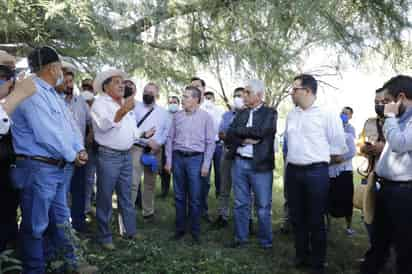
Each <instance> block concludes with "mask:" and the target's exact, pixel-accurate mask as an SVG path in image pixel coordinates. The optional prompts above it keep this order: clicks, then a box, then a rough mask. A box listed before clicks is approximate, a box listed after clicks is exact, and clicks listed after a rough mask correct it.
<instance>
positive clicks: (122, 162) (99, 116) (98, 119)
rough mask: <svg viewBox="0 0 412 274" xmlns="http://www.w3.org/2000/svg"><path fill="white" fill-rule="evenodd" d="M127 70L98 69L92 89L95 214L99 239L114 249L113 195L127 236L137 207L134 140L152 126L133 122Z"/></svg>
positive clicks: (150, 132)
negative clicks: (133, 187) (94, 95)
mask: <svg viewBox="0 0 412 274" xmlns="http://www.w3.org/2000/svg"><path fill="white" fill-rule="evenodd" d="M126 78H127V77H126V73H124V72H123V71H121V70H118V69H109V70H106V71H103V72H101V73H99V74H98V75H97V76H96V79H95V80H94V83H93V89H94V91H96V92H99V93H101V96H99V97H98V98H97V99H96V100H95V102H94V103H93V105H92V109H91V117H92V122H93V131H94V138H95V140H96V142H97V144H98V153H97V174H98V176H97V197H96V199H97V201H96V218H97V224H98V235H97V237H98V241H99V242H100V243H101V244H102V247H103V248H104V249H107V250H114V249H115V246H114V245H113V241H112V233H111V229H110V219H111V215H112V196H113V191H114V190H116V194H117V201H118V205H119V209H120V214H121V216H122V220H123V224H124V228H125V234H126V237H127V238H134V237H135V235H136V210H135V209H134V206H133V203H132V201H131V190H130V189H131V184H132V170H133V166H132V155H131V152H130V149H131V147H132V146H133V144H134V143H135V142H136V141H137V140H138V139H139V138H141V137H146V138H149V137H151V136H152V135H153V134H154V132H155V130H154V129H150V130H148V131H147V132H143V131H142V130H140V129H138V128H137V126H136V120H135V116H134V112H133V109H134V106H135V105H134V98H133V96H130V97H128V98H126V99H125V98H124V82H123V81H124V79H126Z"/></svg>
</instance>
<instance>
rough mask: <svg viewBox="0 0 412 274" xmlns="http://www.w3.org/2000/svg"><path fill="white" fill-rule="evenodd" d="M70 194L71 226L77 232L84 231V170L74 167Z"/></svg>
mask: <svg viewBox="0 0 412 274" xmlns="http://www.w3.org/2000/svg"><path fill="white" fill-rule="evenodd" d="M70 193H71V197H72V205H71V212H70V213H71V217H72V226H73V228H74V229H76V230H77V231H80V232H82V231H84V230H85V229H86V214H85V205H86V168H85V166H82V167H75V169H74V173H73V177H72V180H71V184H70Z"/></svg>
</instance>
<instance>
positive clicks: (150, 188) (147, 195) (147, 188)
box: [131, 146, 162, 216]
mask: <svg viewBox="0 0 412 274" xmlns="http://www.w3.org/2000/svg"><path fill="white" fill-rule="evenodd" d="M142 154H143V148H141V147H137V146H133V147H132V158H133V182H132V188H131V190H132V191H131V192H132V194H131V195H132V201H136V198H137V191H138V189H139V184H140V182H141V178H142V175H143V176H144V177H143V192H142V208H143V216H149V215H152V214H154V194H155V189H156V175H157V174H158V173H153V172H152V171H151V170H150V168H148V167H144V166H143V165H142V163H141V162H140V157H141V156H142ZM155 156H156V158H157V161H158V164H159V170H160V169H161V168H162V162H161V153H160V152H159V153H156V155H155Z"/></svg>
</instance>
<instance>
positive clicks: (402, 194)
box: [361, 183, 412, 274]
mask: <svg viewBox="0 0 412 274" xmlns="http://www.w3.org/2000/svg"><path fill="white" fill-rule="evenodd" d="M411 231H412V188H410V187H404V186H397V185H389V183H387V184H383V185H382V188H381V189H380V190H379V191H378V193H377V196H376V208H375V217H374V220H373V237H372V239H371V240H372V243H371V247H370V249H369V250H368V252H367V253H366V256H365V262H364V263H363V264H362V266H361V270H362V273H365V274H377V273H379V272H380V271H381V269H382V268H383V266H384V264H385V261H386V259H387V257H388V251H389V248H390V247H391V245H392V246H393V247H394V248H395V252H396V266H397V270H396V273H397V274H410V273H412V233H411Z"/></svg>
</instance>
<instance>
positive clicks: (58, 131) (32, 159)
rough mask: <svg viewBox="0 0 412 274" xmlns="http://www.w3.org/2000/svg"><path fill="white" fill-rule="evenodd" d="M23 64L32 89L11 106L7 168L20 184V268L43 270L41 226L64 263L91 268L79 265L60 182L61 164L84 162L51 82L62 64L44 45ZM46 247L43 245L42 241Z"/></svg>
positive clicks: (82, 269) (58, 80)
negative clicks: (12, 160) (12, 158)
mask: <svg viewBox="0 0 412 274" xmlns="http://www.w3.org/2000/svg"><path fill="white" fill-rule="evenodd" d="M28 60H29V66H30V68H31V70H32V72H34V73H36V76H35V77H34V81H35V84H36V89H37V91H36V93H35V95H34V96H32V97H30V98H29V99H27V100H26V101H24V102H23V103H22V104H21V105H20V106H19V107H18V108H17V109H16V111H15V112H14V114H13V116H12V118H13V125H12V135H13V145H14V150H15V153H16V167H15V168H13V169H12V171H11V174H12V178H13V181H14V184H15V186H17V187H19V188H21V191H22V195H21V209H22V223H21V226H20V230H21V235H22V239H21V240H22V260H23V273H44V272H45V258H44V254H45V250H44V247H43V239H44V236H45V231H46V229H47V231H48V232H47V233H48V235H47V237H48V238H49V240H50V245H51V246H50V248H51V249H54V250H56V251H59V252H61V253H63V254H64V258H65V268H66V269H68V270H71V271H74V273H93V272H95V271H96V268H94V267H89V266H84V267H80V266H79V261H78V257H77V255H76V254H75V249H76V248H75V246H74V244H73V242H72V241H71V239H70V238H71V237H70V233H71V232H72V229H71V226H70V212H69V209H68V207H67V200H66V186H65V183H64V179H65V173H64V167H65V165H66V164H69V163H72V162H75V163H76V164H77V165H84V164H85V163H86V161H87V153H86V152H85V151H84V147H83V145H82V140H81V139H80V138H79V135H78V130H76V129H75V128H74V127H73V123H71V122H70V116H69V113H68V111H67V107H65V105H64V102H63V100H62V99H61V97H60V96H59V95H58V94H57V93H56V90H55V89H54V87H55V86H57V85H59V84H61V82H62V81H63V73H62V64H61V61H60V58H59V56H58V55H57V53H56V51H55V50H54V49H52V48H50V47H42V48H37V49H35V50H34V51H33V52H32V53H30V55H29V57H28ZM48 248H49V247H48Z"/></svg>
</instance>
